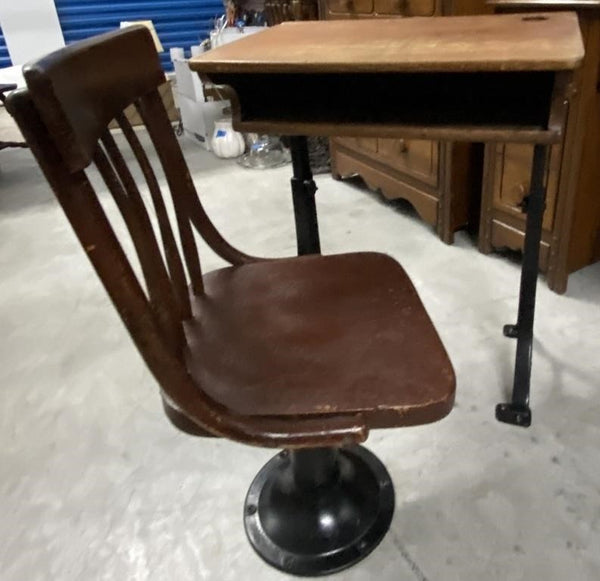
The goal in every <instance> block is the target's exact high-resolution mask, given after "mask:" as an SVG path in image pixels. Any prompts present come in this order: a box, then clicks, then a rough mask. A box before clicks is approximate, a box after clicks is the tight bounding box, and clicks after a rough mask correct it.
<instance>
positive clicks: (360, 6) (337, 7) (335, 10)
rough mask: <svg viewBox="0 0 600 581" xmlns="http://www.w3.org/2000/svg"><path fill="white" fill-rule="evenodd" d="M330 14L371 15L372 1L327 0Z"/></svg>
mask: <svg viewBox="0 0 600 581" xmlns="http://www.w3.org/2000/svg"><path fill="white" fill-rule="evenodd" d="M327 8H328V9H329V12H331V13H332V14H371V12H373V0H327Z"/></svg>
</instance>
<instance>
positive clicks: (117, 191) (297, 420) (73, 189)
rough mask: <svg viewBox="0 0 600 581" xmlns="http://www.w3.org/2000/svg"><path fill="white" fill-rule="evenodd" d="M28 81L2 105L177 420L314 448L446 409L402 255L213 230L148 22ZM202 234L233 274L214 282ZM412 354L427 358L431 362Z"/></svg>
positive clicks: (91, 44) (447, 381)
mask: <svg viewBox="0 0 600 581" xmlns="http://www.w3.org/2000/svg"><path fill="white" fill-rule="evenodd" d="M117 54H118V55H119V56H120V58H113V57H114V56H115V55H117ZM107 62H110V63H111V66H106V63H107ZM92 73H93V74H92ZM24 74H25V79H26V81H27V84H28V89H25V90H21V91H18V92H16V93H14V94H13V95H12V96H11V98H10V99H9V100H8V103H7V107H8V109H9V111H10V112H11V114H12V115H13V116H14V117H15V118H16V120H17V123H18V124H19V127H20V128H21V130H22V132H23V134H24V136H25V138H26V139H27V142H28V143H29V145H30V146H31V149H32V151H33V153H34V155H35V156H36V158H37V160H38V162H39V164H40V166H41V168H42V170H43V171H44V174H45V176H46V178H47V179H48V181H49V183H50V185H51V186H52V188H53V190H54V192H55V194H56V197H57V199H58V200H59V202H60V204H61V205H62V207H63V209H64V211H65V213H66V215H67V217H68V219H69V220H70V222H71V224H72V226H73V228H74V230H75V232H76V234H77V236H78V238H79V240H80V243H81V244H82V246H83V248H84V249H85V251H86V253H87V254H88V257H89V259H90V261H91V262H92V264H93V266H94V268H95V269H96V272H97V273H98V275H99V277H100V278H101V280H102V282H103V284H104V286H105V288H106V290H107V292H108V294H109V295H110V297H111V299H112V301H113V303H114V305H115V307H116V309H117V310H118V312H119V314H120V315H121V317H122V319H123V322H124V323H125V325H126V327H127V329H128V331H129V332H130V334H131V336H132V338H133V340H134V342H135V344H136V346H137V347H138V349H139V351H140V353H141V355H142V357H143V358H144V360H145V362H146V364H147V365H148V367H149V369H150V370H151V372H152V373H153V375H154V376H155V378H156V379H157V381H158V383H159V384H160V387H161V390H162V394H163V398H164V400H165V406H166V410H167V415H168V416H169V417H170V418H171V419H172V421H173V422H174V423H175V424H176V425H178V426H179V427H181V428H182V429H184V430H186V431H188V432H192V433H196V434H202V435H206V434H212V435H217V436H223V437H227V438H231V439H233V440H237V441H241V442H245V443H249V444H254V445H260V446H269V447H289V448H302V447H313V448H314V447H324V446H342V445H347V444H353V443H358V442H361V441H363V440H365V439H366V437H367V435H368V430H369V428H371V427H382V426H386V427H389V426H404V425H412V424H416V423H425V422H431V421H435V420H438V419H440V418H441V417H443V416H445V415H446V414H447V413H448V412H449V411H450V409H451V407H452V403H453V399H454V386H455V379H454V373H453V370H452V366H451V364H450V362H449V360H448V357H447V355H446V352H445V350H444V348H443V346H442V344H441V342H440V340H439V338H438V336H437V334H436V332H435V329H434V327H433V325H432V323H431V321H430V320H429V318H428V316H427V314H426V312H425V310H424V308H423V305H422V304H421V302H420V300H419V298H418V297H417V295H416V292H415V290H414V288H413V286H412V284H411V282H410V281H409V279H408V277H407V276H406V275H405V273H404V271H403V270H402V268H401V267H400V266H399V265H398V264H397V263H396V262H395V261H393V260H392V259H391V258H389V257H387V256H384V255H381V254H374V253H367V254H347V255H337V256H328V257H321V256H312V257H302V258H292V259H278V260H264V259H259V258H256V257H252V256H248V255H246V254H243V253H242V252H240V251H238V250H236V249H235V248H233V247H232V246H230V245H229V244H228V243H227V242H226V240H225V239H224V238H223V237H222V236H221V235H220V233H219V232H218V231H217V230H216V228H215V227H214V226H213V224H212V223H211V222H210V220H209V218H208V216H207V215H206V213H205V211H204V209H203V207H202V204H201V202H200V199H199V198H198V195H197V192H196V189H195V186H194V183H193V181H192V179H191V176H190V173H189V170H188V168H187V165H186V163H185V160H184V158H183V155H182V152H181V149H180V148H179V145H178V143H177V140H176V138H175V136H174V132H173V129H172V127H171V125H170V123H169V119H168V116H167V113H166V111H165V109H164V106H163V104H162V101H161V99H160V96H159V94H158V92H157V87H158V86H159V85H160V83H162V82H163V81H164V75H163V73H162V71H161V68H160V64H159V61H158V58H157V54H156V51H155V49H154V45H153V44H152V41H151V38H150V35H149V33H148V31H147V30H146V28H144V27H132V28H128V29H125V30H122V31H118V32H115V33H109V34H107V35H103V36H100V37H97V38H94V39H91V40H89V41H85V42H83V43H78V44H75V45H71V46H69V47H67V48H65V49H62V50H60V51H57V52H55V53H53V54H51V55H49V56H48V57H45V58H43V59H40V60H39V61H37V62H35V63H32V64H30V65H28V66H27V67H25V71H24ZM131 104H135V106H136V107H137V109H138V111H139V112H140V115H141V117H142V119H143V120H144V122H145V124H146V127H147V129H148V132H149V134H150V137H151V140H152V142H153V145H154V148H155V149H156V152H157V154H158V158H159V160H160V163H161V165H162V169H163V171H164V173H165V176H166V179H167V183H168V186H169V190H170V193H171V198H172V202H173V207H174V212H175V215H176V221H177V225H178V231H179V238H180V240H179V243H180V245H181V247H182V251H183V258H184V259H183V260H182V258H181V256H180V255H179V252H178V250H177V245H176V243H175V239H174V234H173V228H172V227H171V225H170V223H169V217H168V212H167V210H166V206H165V202H164V199H163V196H162V192H161V191H160V187H159V185H158V181H157V179H156V176H155V174H154V171H153V168H152V165H151V163H150V161H149V159H148V157H147V156H146V154H145V152H144V151H143V148H142V146H141V143H140V142H139V140H138V139H137V137H136V135H135V133H134V132H133V130H132V128H131V126H130V125H129V123H128V122H127V120H126V119H125V118H124V116H123V110H124V109H125V108H126V107H127V106H129V105H131ZM113 119H116V121H117V122H118V123H119V125H120V126H121V128H122V130H123V133H124V137H125V139H124V140H123V141H124V142H126V143H128V144H129V145H130V146H131V149H132V151H133V154H134V157H135V159H136V160H137V162H138V163H139V165H140V167H141V170H142V174H143V176H144V178H145V180H146V182H147V186H148V189H149V192H150V198H151V200H152V204H151V207H153V208H154V212H155V214H156V217H157V220H158V223H159V228H158V229H159V232H160V237H159V236H157V235H156V233H155V232H154V229H153V226H152V221H151V219H150V215H149V213H148V208H147V205H146V202H145V201H144V196H142V194H141V193H140V190H139V189H138V185H137V183H136V181H135V180H134V178H133V173H132V172H131V171H130V169H129V168H128V167H127V164H126V162H125V159H126V156H124V155H123V154H122V153H121V150H120V147H119V143H118V141H120V140H115V138H114V137H113V135H112V134H111V133H109V132H108V131H107V126H108V125H109V123H110V122H111V121H112V120H113ZM92 163H95V165H96V166H97V168H98V169H99V171H100V174H101V175H102V177H103V179H104V181H105V182H106V185H107V186H108V188H109V190H110V192H111V194H112V196H113V197H114V199H115V201H116V203H117V206H118V208H119V210H120V212H121V214H122V215H123V218H124V221H125V223H126V225H127V228H128V230H129V233H130V235H131V237H132V239H133V242H134V247H135V250H136V251H137V256H138V259H139V261H140V265H141V269H142V274H143V277H144V283H145V284H144V285H142V284H141V282H140V281H139V280H138V278H137V277H136V275H135V273H134V269H133V268H132V266H131V264H130V262H129V260H128V258H127V256H126V254H125V252H124V251H123V249H122V247H121V244H120V242H119V240H118V238H117V236H116V234H115V232H114V230H113V229H112V227H111V224H110V222H109V220H108V218H107V215H106V214H105V212H104V210H103V208H102V206H101V205H100V203H99V201H98V198H97V195H96V192H95V191H94V188H93V186H92V184H91V182H90V180H89V179H88V177H87V172H89V171H91V167H90V166H91V165H92ZM192 227H193V228H194V229H195V230H196V231H197V233H199V234H200V235H201V236H202V237H203V238H204V240H205V241H206V242H207V243H208V244H209V246H210V247H211V248H212V249H213V250H214V251H215V252H217V253H218V254H219V255H220V256H222V257H224V258H226V259H227V260H228V261H229V262H230V263H231V264H232V266H231V267H228V268H225V269H221V270H219V271H216V272H213V273H209V274H207V275H204V276H203V275H202V272H201V267H200V261H199V259H198V254H197V249H196V242H195V240H194V235H193V232H192ZM163 254H164V257H165V258H164V259H163ZM184 264H185V267H186V269H187V275H186V272H185V270H184ZM188 287H189V290H188ZM403 349H406V350H408V351H407V353H406V354H402V350H403ZM417 351H418V352H419V353H427V365H421V364H420V363H419V362H420V361H421V359H420V358H419V357H417Z"/></svg>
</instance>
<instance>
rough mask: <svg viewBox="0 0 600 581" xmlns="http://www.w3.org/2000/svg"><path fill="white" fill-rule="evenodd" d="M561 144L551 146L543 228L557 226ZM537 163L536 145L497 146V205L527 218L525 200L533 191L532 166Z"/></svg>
mask: <svg viewBox="0 0 600 581" xmlns="http://www.w3.org/2000/svg"><path fill="white" fill-rule="evenodd" d="M560 157H561V151H560V146H558V145H555V146H553V147H552V149H551V154H550V163H549V164H548V174H547V176H546V179H547V188H546V210H545V212H544V221H543V227H544V229H545V230H548V231H551V230H552V227H553V226H554V212H555V208H556V195H557V191H558V179H559V173H560ZM532 164H533V146H532V145H523V144H515V143H511V144H508V145H499V146H498V147H497V149H496V176H495V179H494V207H495V208H498V209H501V210H504V211H506V212H509V213H510V214H513V215H515V216H519V217H521V218H522V219H523V228H525V214H524V213H523V200H524V199H525V197H526V196H527V195H528V194H529V184H530V180H531V167H532Z"/></svg>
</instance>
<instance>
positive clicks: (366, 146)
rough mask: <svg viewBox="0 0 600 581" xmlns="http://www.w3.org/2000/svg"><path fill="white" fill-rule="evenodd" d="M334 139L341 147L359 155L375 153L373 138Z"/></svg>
mask: <svg viewBox="0 0 600 581" xmlns="http://www.w3.org/2000/svg"><path fill="white" fill-rule="evenodd" d="M335 139H336V140H337V141H338V143H341V144H342V145H343V146H345V147H349V148H350V149H354V150H357V151H360V152H361V153H377V139H376V138H375V137H336V138H335Z"/></svg>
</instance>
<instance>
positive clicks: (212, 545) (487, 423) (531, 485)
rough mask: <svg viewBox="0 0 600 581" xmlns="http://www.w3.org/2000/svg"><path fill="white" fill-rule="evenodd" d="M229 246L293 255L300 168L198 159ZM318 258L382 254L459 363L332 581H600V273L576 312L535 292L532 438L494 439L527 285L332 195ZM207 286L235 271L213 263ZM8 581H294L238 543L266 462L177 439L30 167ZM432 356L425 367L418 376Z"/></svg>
mask: <svg viewBox="0 0 600 581" xmlns="http://www.w3.org/2000/svg"><path fill="white" fill-rule="evenodd" d="M186 155H187V157H188V159H189V162H190V164H191V166H192V168H193V172H194V176H195V179H196V181H197V184H198V186H199V188H200V191H201V195H202V196H203V200H204V201H205V204H206V206H207V209H208V211H209V212H210V214H211V216H213V217H214V220H215V222H216V223H217V225H218V226H219V227H220V228H221V229H222V231H223V232H224V233H225V234H226V235H227V236H228V237H229V239H230V240H231V241H232V242H234V243H235V244H237V245H239V247H242V248H244V249H246V250H247V251H250V252H254V253H259V254H261V253H262V254H264V255H271V256H274V255H286V254H292V253H293V250H294V232H293V221H292V210H291V202H290V195H289V192H288V185H287V184H288V176H289V168H282V169H277V170H270V171H265V172H252V171H248V170H243V169H241V168H238V167H237V166H236V165H235V164H233V163H231V162H222V161H219V160H216V159H215V158H213V157H212V156H210V155H209V154H207V153H205V152H202V151H201V150H200V149H198V148H197V147H196V146H194V145H191V144H187V146H186ZM318 185H319V193H318V209H319V213H320V218H321V232H322V245H323V250H324V252H326V253H333V252H343V251H350V250H359V249H360V250H364V249H368V250H378V251H383V252H387V253H389V254H391V255H392V256H394V257H396V258H397V259H399V260H400V261H401V262H402V263H403V264H404V265H405V267H406V269H407V271H408V272H409V274H410V275H411V277H412V278H413V280H414V282H415V284H416V286H417V287H418V290H419V291H420V293H421V295H422V297H423V300H424V302H425V304H426V306H427V308H428V309H429V311H430V314H431V316H432V318H433V320H434V321H435V323H436V326H437V328H438V330H439V332H440V334H441V336H442V339H443V340H444V342H445V344H446V346H447V348H448V351H449V353H450V356H451V358H452V360H453V363H454V366H455V369H456V374H457V378H458V392H457V404H456V408H455V410H454V411H453V413H452V414H450V416H449V417H448V418H446V419H445V420H443V421H442V422H440V423H438V424H434V425H430V426H423V427H417V428H408V429H404V430H400V429H398V430H387V431H378V432H374V433H372V434H371V437H370V439H369V441H368V443H367V445H368V447H369V448H370V449H371V450H373V451H374V452H376V453H377V454H378V455H379V457H380V458H381V459H382V460H383V461H384V462H385V463H386V465H387V467H388V469H389V471H390V473H391V475H392V478H393V480H394V484H395V489H396V499H397V507H396V514H395V517H394V520H393V524H392V528H391V531H390V533H389V534H388V535H387V537H386V538H385V539H384V541H383V542H382V544H381V545H380V547H379V548H378V549H377V550H376V551H375V552H374V553H373V554H372V555H371V556H370V557H368V558H367V559H366V560H365V561H363V562H362V563H360V564H359V565H357V566H355V567H354V568H353V569H351V570H349V571H346V572H344V573H341V574H339V575H337V576H335V578H337V579H348V580H356V581H358V580H367V579H375V578H376V579H379V580H382V581H383V580H394V581H405V580H406V581H424V580H429V581H454V580H456V581H482V580H486V581H508V580H521V579H527V580H534V581H537V580H545V581H550V580H556V581H564V580H566V579H569V581H576V580H589V581H592V580H596V579H598V578H600V447H599V445H598V442H599V441H600V440H599V436H600V397H599V392H600V373H599V372H600V350H599V347H600V265H596V266H594V267H591V268H587V269H584V270H583V271H581V272H578V273H576V274H575V275H573V276H572V277H571V280H570V283H569V291H568V293H567V295H565V296H558V295H555V294H553V293H551V292H550V291H549V290H548V289H547V287H546V285H545V282H544V281H543V280H541V283H542V284H541V285H540V288H539V301H538V307H539V308H538V318H537V322H536V334H537V339H536V342H535V349H534V375H533V408H534V426H533V427H532V428H531V429H529V430H523V429H518V428H513V427H509V426H506V425H502V424H499V423H497V422H496V421H495V420H494V419H493V408H494V405H495V403H496V402H498V401H500V400H502V399H504V398H505V397H506V394H507V389H508V388H509V386H510V382H511V373H512V367H513V351H514V342H512V341H509V340H508V339H505V338H503V337H502V336H501V327H502V324H503V323H506V322H511V321H513V319H514V317H515V308H516V303H517V300H516V299H517V288H518V274H519V266H518V264H517V263H515V262H514V261H511V260H509V259H507V258H502V257H498V256H492V257H484V256H482V255H480V254H479V253H478V252H477V251H476V248H475V246H474V244H473V242H472V241H471V240H470V239H469V238H468V237H467V236H466V235H464V234H459V235H458V236H457V239H456V243H455V244H454V246H451V247H449V246H445V245H444V244H442V243H441V242H440V241H439V240H438V239H437V238H436V237H435V235H434V234H433V233H432V231H431V228H429V227H428V226H426V225H424V224H423V223H422V222H421V221H419V220H417V219H415V217H414V215H413V214H412V213H411V212H410V211H408V210H406V209H403V208H402V207H398V206H394V205H389V204H385V203H382V202H381V201H380V198H379V197H378V196H377V195H375V194H370V193H368V192H365V191H364V190H363V189H360V188H358V187H356V186H354V185H349V184H347V183H336V182H334V181H333V180H331V179H330V178H329V177H328V176H323V177H320V178H319V179H318ZM203 264H204V266H205V268H206V269H207V270H208V269H211V268H213V267H216V266H218V265H220V264H221V262H220V260H219V259H217V258H216V257H214V256H212V255H210V254H207V253H206V252H204V262H203ZM0 268H1V276H0V325H1V329H2V333H1V336H0V361H1V366H0V378H1V391H0V441H1V442H2V446H1V447H0V473H1V477H0V514H2V518H1V520H0V570H1V571H2V573H1V574H0V577H1V578H2V579H3V580H11V581H23V580H27V581H34V580H36V579H40V580H42V579H43V580H47V579H52V580H73V581H74V580H78V581H79V580H92V579H93V580H95V579H107V580H108V579H110V580H124V579H136V580H146V579H153V580H178V581H179V580H188V579H189V580H191V579H214V580H234V579H235V580H239V579H243V580H246V579H260V580H264V581H268V580H277V579H284V578H286V577H285V576H283V575H281V574H279V573H278V572H276V571H274V570H272V569H270V568H269V567H267V566H266V565H264V564H263V563H262V561H260V559H259V558H258V557H256V556H255V555H254V553H253V552H252V550H251V548H250V547H249V545H248V543H247V541H246V539H245V536H244V532H243V527H242V520H241V506H242V502H243V498H244V495H245V493H246V489H247V487H248V485H249V483H250V481H251V479H252V477H253V476H254V474H255V473H256V472H257V471H258V469H259V468H260V467H261V465H262V464H263V463H264V462H265V461H266V460H267V459H268V458H269V457H270V456H271V454H272V452H270V451H268V450H261V449H254V448H250V447H245V446H241V445H237V444H233V443H230V442H226V441H218V440H202V439H193V438H190V437H188V436H186V435H183V434H180V433H178V432H177V431H175V430H174V429H173V428H172V427H171V426H170V425H169V424H168V423H167V421H166V420H165V418H164V417H163V413H162V410H161V406H160V400H159V397H158V393H157V388H156V385H155V383H154V381H153V379H152V378H151V377H150V376H149V374H148V372H147V371H146V370H145V368H144V366H143V364H142V362H141V360H140V357H139V356H138V354H137V352H136V351H135V350H134V348H133V346H132V344H131V342H130V340H129V338H128V336H127V335H126V333H125V331H124V328H123V326H122V324H121V322H120V320H119V319H118V318H117V316H116V314H115V312H114V311H113V309H112V307H111V305H110V304H109V302H108V300H107V298H106V296H105V294H104V291H103V290H102V288H101V287H100V285H99V283H98V281H97V280H96V278H95V275H94V274H93V272H92V270H91V268H90V266H89V265H88V263H87V261H86V259H85V256H84V254H83V253H82V251H81V250H80V249H79V247H78V246H77V243H76V241H75V238H74V236H73V234H72V233H71V231H70V229H69V226H68V225H67V223H66V220H65V218H64V217H63V215H62V214H61V212H60V210H59V208H58V207H57V204H56V203H55V202H54V200H53V198H52V196H51V194H50V192H49V191H48V188H47V187H46V185H45V184H44V182H43V180H42V177H41V175H40V172H39V171H38V169H37V168H36V165H35V163H34V161H33V160H32V158H31V156H30V153H29V152H28V151H4V152H2V153H0ZM423 356H424V357H426V356H427V354H426V353H424V354H423Z"/></svg>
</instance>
